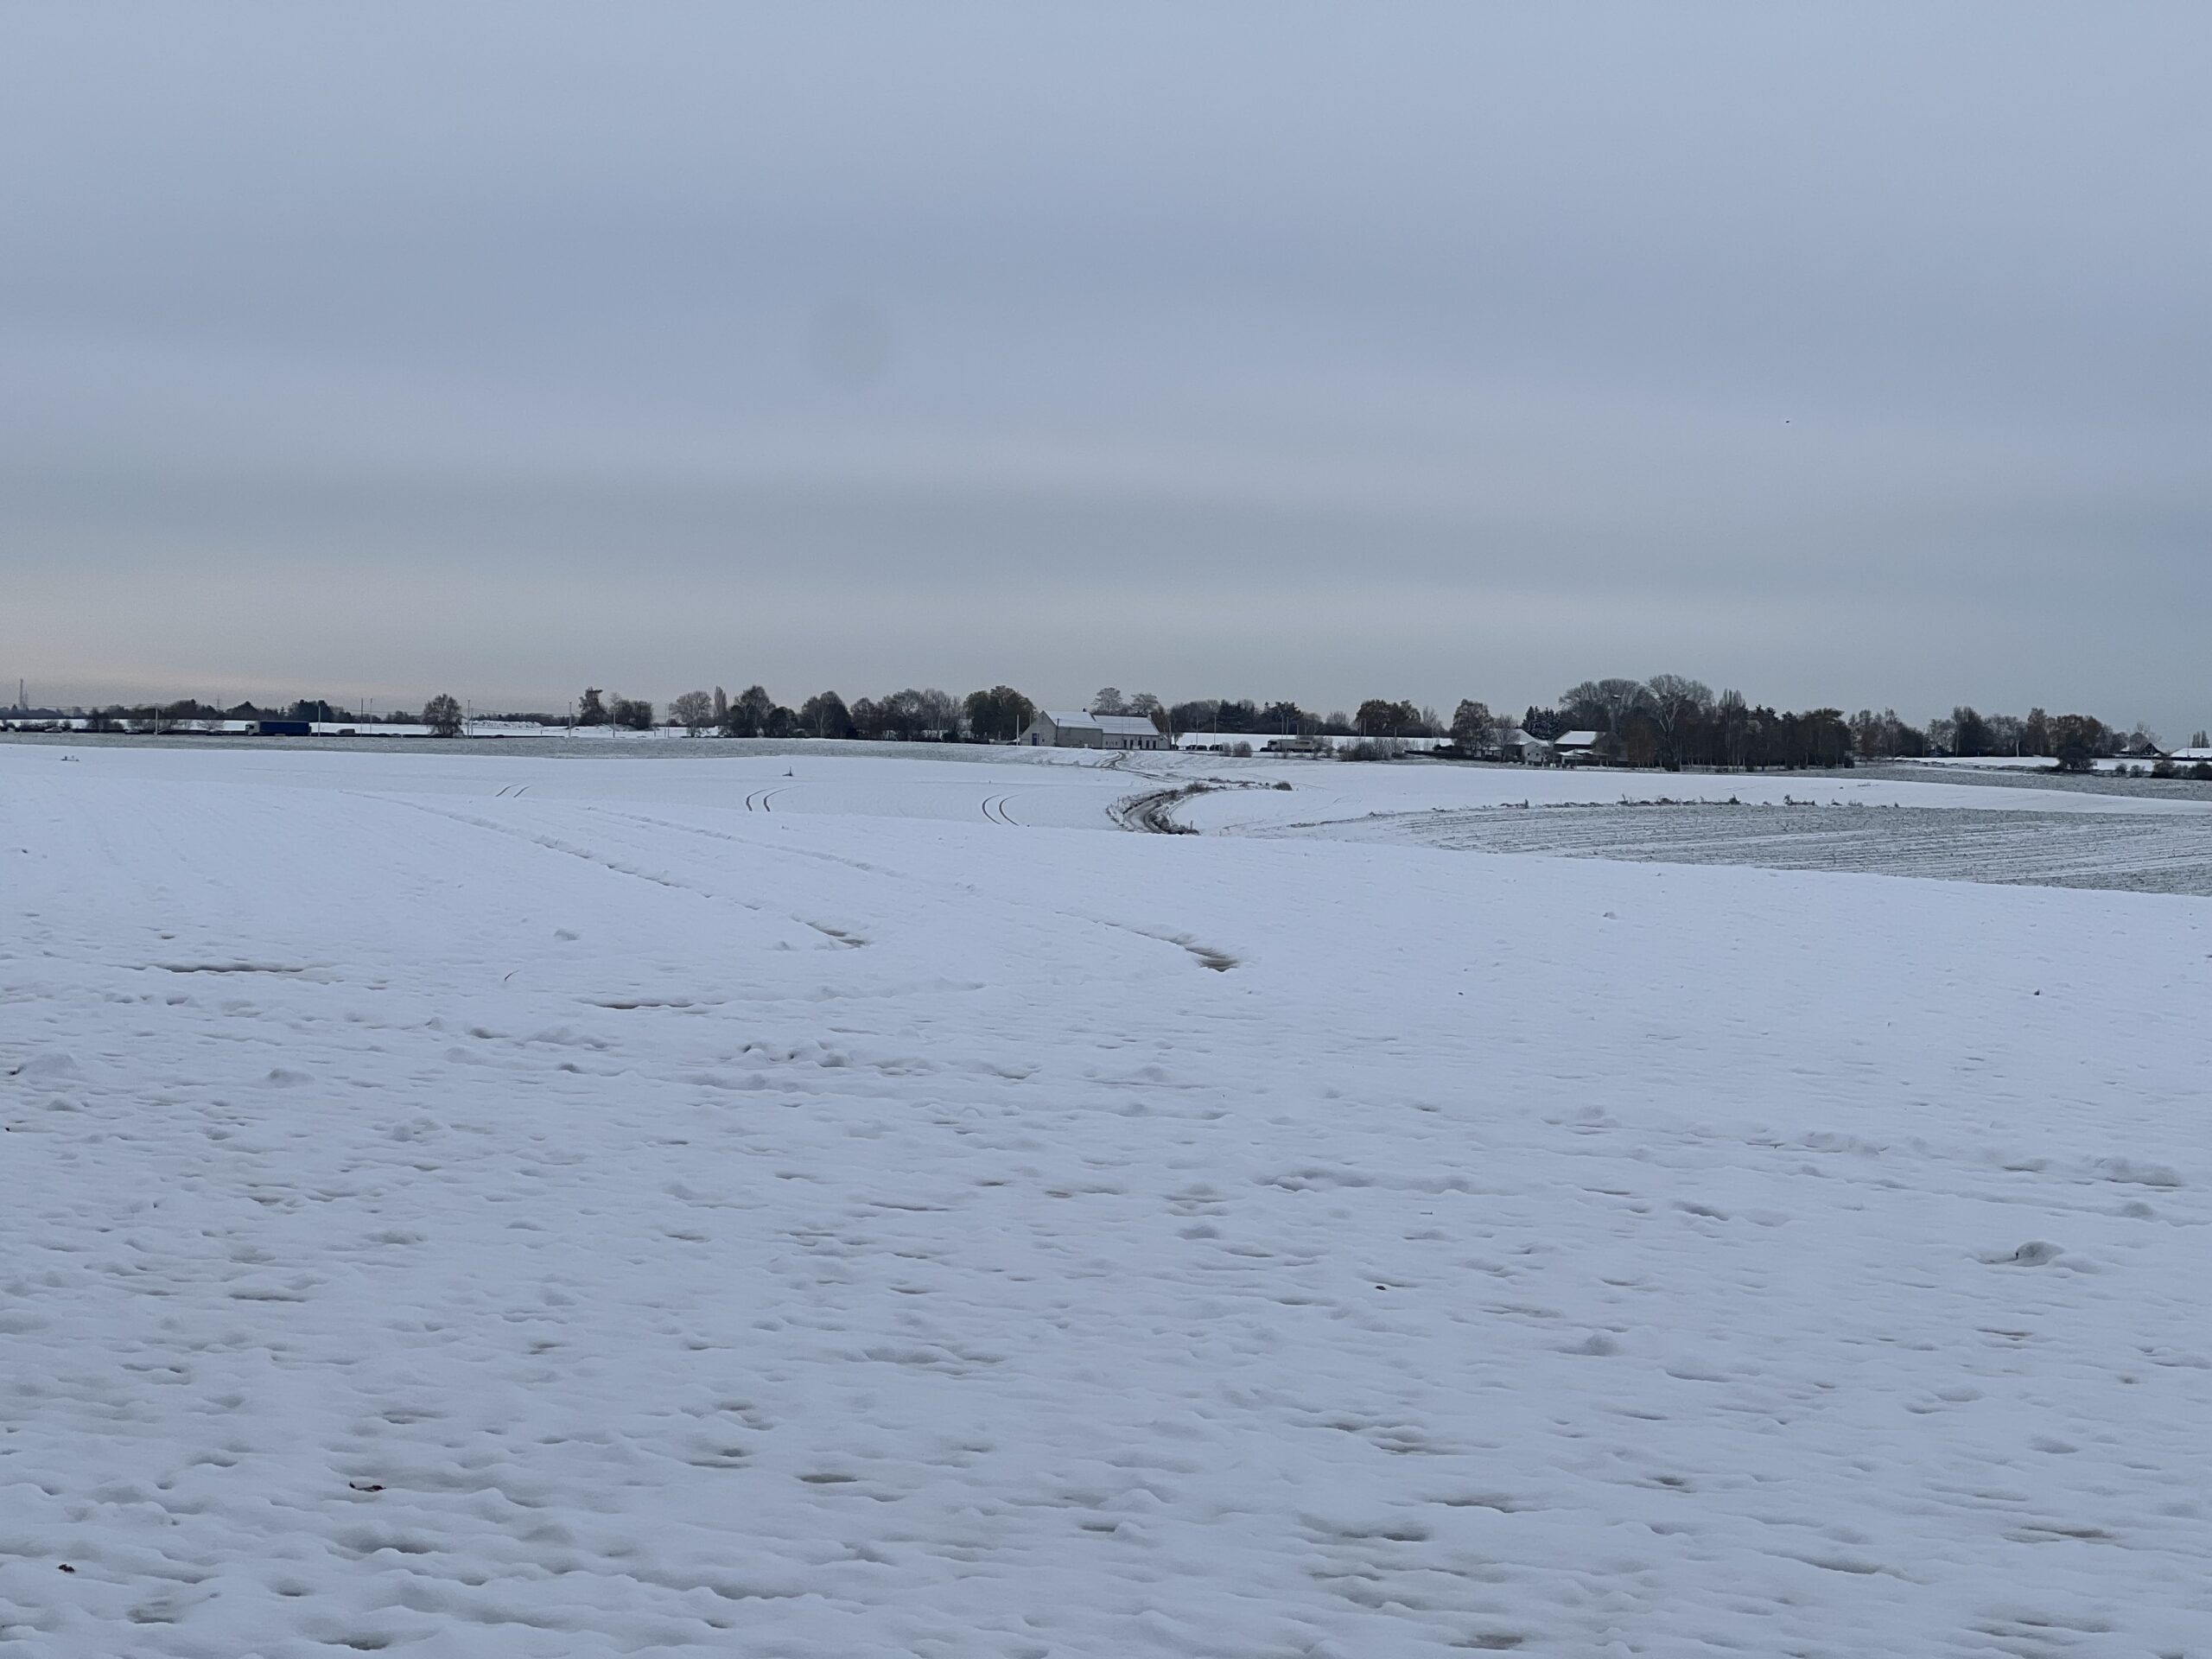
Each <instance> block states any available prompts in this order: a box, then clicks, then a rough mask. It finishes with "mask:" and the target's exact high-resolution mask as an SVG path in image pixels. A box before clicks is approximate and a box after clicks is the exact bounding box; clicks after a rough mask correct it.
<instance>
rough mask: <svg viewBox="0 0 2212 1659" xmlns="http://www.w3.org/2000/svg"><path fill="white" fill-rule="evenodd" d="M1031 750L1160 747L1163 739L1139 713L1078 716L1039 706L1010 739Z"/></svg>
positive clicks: (1154, 727)
mask: <svg viewBox="0 0 2212 1659" xmlns="http://www.w3.org/2000/svg"><path fill="white" fill-rule="evenodd" d="M1014 741H1015V742H1017V743H1020V744H1021V745H1023V746H1024V747H1027V748H1033V749H1164V748H1166V747H1168V743H1167V740H1166V738H1164V737H1162V736H1161V735H1160V728H1158V727H1157V726H1154V724H1153V723H1152V722H1151V721H1149V720H1147V719H1146V718H1145V717H1144V716H1143V715H1082V714H1063V713H1055V712H1052V711H1051V710H1047V709H1039V710H1038V712H1037V717H1036V718H1035V719H1034V720H1033V721H1030V722H1029V723H1028V724H1027V726H1025V727H1023V728H1021V735H1020V736H1019V737H1017V738H1016V739H1014Z"/></svg>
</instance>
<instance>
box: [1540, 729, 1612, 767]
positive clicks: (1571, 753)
mask: <svg viewBox="0 0 2212 1659" xmlns="http://www.w3.org/2000/svg"><path fill="white" fill-rule="evenodd" d="M1604 741H1605V736H1604V734H1602V733H1599V732H1561V733H1560V734H1559V735H1558V736H1557V737H1555V738H1554V739H1553V740H1552V748H1553V751H1554V753H1557V754H1558V756H1559V763H1560V765H1561V766H1582V765H1585V764H1586V763H1587V762H1589V761H1592V760H1599V759H1601V758H1602V757H1601V756H1600V755H1599V752H1598V746H1599V744H1600V743H1602V742H1604Z"/></svg>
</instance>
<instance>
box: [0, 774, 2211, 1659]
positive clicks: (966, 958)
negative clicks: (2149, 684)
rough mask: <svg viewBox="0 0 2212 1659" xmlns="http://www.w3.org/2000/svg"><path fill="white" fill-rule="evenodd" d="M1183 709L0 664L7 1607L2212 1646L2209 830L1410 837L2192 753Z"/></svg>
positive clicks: (491, 1637)
mask: <svg viewBox="0 0 2212 1659" xmlns="http://www.w3.org/2000/svg"><path fill="white" fill-rule="evenodd" d="M65 755H67V756H69V757H72V758H67V759H65V758H64V757H65ZM1146 760H1147V762H1153V761H1154V760H1157V761H1158V763H1159V764H1157V765H1154V766H1151V767H1150V768H1149V769H1148V770H1146V771H1142V772H1139V771H1135V770H1131V769H1122V768H1116V769H1112V770H1109V769H1105V768H1102V767H1099V766H1096V765H1086V764H1080V763H1070V762H1068V761H1067V760H1065V759H1063V758H1059V757H1039V756H1030V757H1020V756H1013V755H1008V754H1007V753H1005V752H997V753H990V752H982V751H977V752H972V753H969V754H967V755H963V756H961V757H958V758H950V757H932V758H930V759H915V758H910V757H903V756H888V755H881V754H878V755H869V754H867V753H841V754H829V755H823V754H810V753H800V752H794V753H766V752H763V753H753V754H748V755H744V756H741V757H731V756H728V755H723V756H720V757H716V758H704V759H700V760H691V759H689V758H682V757H678V758H671V759H658V758H657V759H652V760H643V759H640V760H623V759H617V758H613V757H609V758H605V759H582V760H574V759H569V760H563V759H554V758H543V757H529V756H515V755H504V754H498V753H487V752H486V750H485V749H484V748H480V747H456V749H455V750H454V751H452V752H449V753H448V752H442V751H433V750H410V751H407V752H404V753H390V754H383V753H378V754H361V753H318V752H315V751H304V750H289V751H285V750H276V749H258V748H256V749H216V748H179V747H168V748H162V747H124V746H94V745H85V746H82V747H78V748H69V749H65V748H63V747H59V746H54V745H36V744H22V745H16V744H0V872H4V873H5V874H4V878H0V1127H4V1129H5V1131H6V1132H5V1134H4V1135H0V1344H3V1345H0V1357H4V1368H5V1369H4V1376H0V1652H5V1653H10V1654H13V1653H16V1652H21V1653H23V1654H25V1655H29V1656H48V1655H52V1656H111V1655H134V1656H135V1655H149V1656H187V1655H192V1656H209V1659H235V1656H244V1655H249V1654H251V1655H283V1656H293V1655H299V1656H306V1655H321V1654H340V1653H346V1652H352V1651H392V1652H406V1653H410V1654H420V1655H423V1656H468V1659H478V1656H483V1659H507V1656H571V1655H584V1654H594V1655H595V1654H603V1653H650V1654H662V1655H677V1654H685V1655H690V1654H697V1655H702V1656H703V1655H709V1654H711V1655H716V1656H721V1655H731V1654H743V1655H747V1656H752V1655H763V1656H766V1655H778V1656H838V1659H845V1656H853V1655H875V1654H892V1653H912V1654H920V1655H929V1656H943V1659H953V1656H960V1659H965V1656H971V1655H974V1656H981V1655H1008V1656H1010V1655H1026V1656H1033V1659H1043V1656H1047V1655H1052V1656H1072V1655H1098V1656H1109V1655H1110V1656H1124V1655H1144V1654H1160V1655H1178V1656H1181V1655H1192V1656H1198V1655H1205V1656H1215V1655H1219V1656H1232V1655H1233V1656H1277V1655H1281V1656H1289V1655H1335V1656H1343V1659H1374V1656H1396V1655H1440V1656H1441V1655H1446V1654H1452V1653H1464V1652H1467V1651H1484V1650H1514V1651H1518V1652H1522V1653H1530V1654H1555V1655H1561V1656H1569V1655H1572V1656H1582V1655H1593V1654H1608V1653H1618V1654H1628V1653H1635V1654H1665V1655H1686V1654H1723V1653H1726V1654H1734V1655H1756V1656H1766V1655H1782V1654H1808V1655H1813V1654H1818V1655H1853V1656H1859V1655H1872V1654H1881V1655H1942V1656H1966V1655H2014V1656H2046V1655H2048V1656H2056V1655H2091V1654H2094V1655H2104V1654H2145V1655H2152V1654H2181V1653H2189V1654H2202V1653H2203V1652H2204V1651H2205V1640H2206V1632H2207V1631H2208V1630H2212V1573H2208V1571H2207V1567H2206V1563H2207V1561H2208V1560H2212V1499H2208V1497H2206V1493H2207V1491H2208V1490H2209V1489H2212V1329H2209V1328H2208V1321H2207V1319H2206V1317H2205V1313H2204V1308H2203V1296H2202V1284H2203V1278H2204V1272H2205V1266H2206V1263H2207V1262H2208V1261H2212V1230H2209V1229H2208V1224H2212V1201H2208V1198H2207V1192H2208V1183H2212V1157H2208V1154H2207V1150H2206V1147H2207V1142H2206V1104H2207V1090H2206V1086H2205V1081H2204V1079H2205V1076H2206V1063H2207V1058H2208V1054H2209V1053H2212V1016H2208V1013H2207V1011H2208V1010H2209V1009H2212V902H2208V901H2206V900H2204V899H2194V898H2184V897H2172V896H2147V895H2142V894H2130V893H2092V892H2076V891H2065V890H2059V889H2054V888H2048V887H2018V886H1989V885H1977V884H1974V883H1968V882H1956V881H1936V880H1891V879H1882V878H1877V877H1871V876H1865V875H1851V874H1821V873H1815V872H1808V871H1802V870H1791V871H1777V870H1768V869H1759V868H1685V867H1681V866H1678V865H1673V864H1657V863H1628V862H1617V861H1596V860H1579V861H1578V860H1567V859H1559V858H1537V857H1524V856H1486V855H1480V854H1478V853H1470V852H1465V851H1452V850H1439V849H1435V848H1431V847H1425V846H1416V845H1407V844H1402V841H1393V840H1391V839H1389V838H1387V837H1384V838H1378V839H1375V840H1370V841H1362V840H1360V839H1358V838H1357V837H1358V836H1363V835H1366V834H1368V833H1369V831H1370V829H1372V825H1373V823H1381V822H1384V821H1385V820H1381V819H1378V820H1373V821H1370V820H1369V819H1368V817H1367V815H1368V814H1369V813H1370V812H1374V813H1383V814H1386V815H1395V817H1399V818H1402V817H1403V816H1404V815H1406V814H1409V813H1414V812H1421V811H1431V810H1435V809H1439V808H1440V809H1442V810H1440V811H1438V812H1437V816H1438V817H1452V816H1455V815H1456V816H1459V817H1463V818H1464V817H1471V815H1473V814H1474V813H1477V812H1478V811H1482V810H1491V811H1492V813H1493V816H1495V817H1498V818H1500V819H1503V818H1506V817H1512V818H1516V819H1519V820H1522V821H1527V820H1529V819H1532V818H1534V817H1538V816H1541V815H1540V814H1539V813H1538V811H1537V809H1536V807H1535V806H1533V805H1532V806H1531V808H1529V810H1527V811H1526V812H1522V811H1519V810H1516V809H1514V808H1510V807H1507V806H1504V805H1503V800H1504V798H1506V791H1510V798H1512V799H1515V800H1518V799H1520V798H1522V797H1523V795H1524V794H1530V793H1533V794H1534V795H1535V797H1536V798H1538V799H1539V801H1541V800H1545V799H1548V800H1553V801H1566V802H1572V801H1573V800H1574V799H1575V798H1576V797H1575V796H1574V795H1573V792H1572V791H1574V790H1576V789H1580V790H1581V791H1584V792H1583V793H1582V795H1581V796H1580V799H1581V800H1582V801H1583V802H1585V803H1595V804H1605V803H1606V802H1608V801H1611V800H1615V799H1617V798H1618V796H1619V794H1621V793H1622V792H1624V789H1626V790H1627V791H1630V792H1633V793H1636V794H1637V795H1639V796H1649V795H1650V794H1652V793H1655V792H1659V791H1664V790H1669V788H1671V792H1673V793H1675V794H1676V795H1677V796H1680V795H1682V794H1686V793H1691V792H1694V791H1705V790H1707V789H1708V788H1709V789H1710V791H1711V792H1713V793H1715V794H1718V795H1721V796H1723V797H1725V796H1726V794H1730V793H1732V794H1735V795H1737V796H1738V798H1741V799H1744V800H1747V801H1748V800H1752V799H1758V800H1771V801H1773V802H1775V803H1777V804H1776V805H1774V806H1772V807H1771V808H1770V809H1769V810H1773V811H1776V812H1777V813H1781V814H1783V815H1785V816H1786V815H1788V814H1790V813H1792V812H1795V811H1796V810H1797V809H1795V808H1791V807H1788V806H1783V805H1780V804H1778V803H1779V802H1780V801H1781V800H1782V798H1783V797H1784V796H1788V797H1789V798H1792V799H1797V800H1805V799H1819V800H1827V799H1858V800H1862V801H1865V802H1866V803H1867V804H1869V805H1870V806H1871V805H1882V804H1895V805H1898V806H1900V807H1911V806H1923V807H1936V808H1939V809H1942V816H1943V817H1944V818H1945V819H1949V818H1951V817H1962V816H1964V815H1965V814H1967V813H1969V812H1972V811H1980V812H1982V813H1984V814H1986V815H1988V817H1990V818H1991V820H1992V821H1993V822H1994V821H2000V820H2003V819H2005V817H2007V814H2008V811H2009V810H2011V809H2015V808H2022V807H2032V808H2033V809H2035V810H2039V811H2043V812H2045V813H2046V814H2053V815H2055V814H2060V813H2064V814H2070V815H2072V816H2071V817H2069V819H2068V820H2067V823H2074V822H2088V821H2089V820H2090V819H2091V818H2092V817H2094V814H2096V813H2098V812H2105V813H2119V814H2125V815H2127V816H2128V819H2129V822H2130V823H2136V822H2139V821H2142V820H2147V819H2152V818H2156V817H2158V816H2159V815H2160V814H2162V813H2163V814H2165V815H2167V816H2169V817H2171V818H2173V820H2174V821H2175V823H2176V827H2177V831H2178V832H2181V833H2194V832H2195V830H2196V828H2197V827H2198V826H2197V824H2196V823H2195V821H2194V819H2193V817H2192V816H2191V815H2193V814H2201V811H2202V809H2201V808H2200V807H2197V806H2196V805H2194V804H2191V803H2189V802H2185V801H2176V802H2145V801H2140V800H2117V801H2113V800H2107V799H2106V798H2099V797H2094V796H2055V795H2051V794H2049V793H2037V794H2034V795H2033V796H2032V798H2031V799H2028V800H2025V801H2022V800H2015V799H2014V798H2013V797H2014V795H2015V794H2016V793H2017V794H2019V795H2022V796H2027V795H2029V793H2030V792H2029V791H2007V790H2004V789H1999V788H1991V787H1987V786H1980V787H1966V786H1953V785H1944V784H1942V783H1928V784H1920V783H1915V782H1911V781H1904V782H1899V781H1894V780H1861V779H1851V778H1850V777H1849V776H1848V775H1846V776H1845V777H1843V778H1840V779H1802V778H1799V779H1788V780H1771V781H1770V780H1764V779H1749V780H1745V779H1726V780H1715V779H1704V780H1682V779H1669V780H1666V781H1665V783H1663V784H1655V783H1654V781H1653V780H1649V779H1637V780H1634V781H1633V782H1632V783H1629V784H1626V785H1624V780H1623V779H1620V778H1619V777H1618V776H1613V777H1607V778H1600V779H1587V778H1576V777H1571V776H1570V777H1567V778H1565V779H1555V777H1554V775H1552V774H1536V775H1533V776H1532V775H1530V774H1526V773H1517V772H1507V771H1504V770H1503V769H1478V768H1435V767H1412V766H1405V767H1395V766H1344V765H1334V764H1326V763H1311V762H1308V763H1296V762H1277V763H1262V762H1252V763H1230V764H1226V765H1224V764H1223V763H1221V762H1220V761H1218V760H1217V759H1216V758H1215V757H1205V760H1204V761H1203V762H1198V761H1193V760H1189V759H1185V758H1179V757H1172V756H1170V757H1156V758H1155V757H1146ZM786 772H789V773H790V775H789V776H788V777H786V776H785V775H784V774H785V773H786ZM1201 777H1216V778H1219V779H1224V780H1226V781H1230V782H1233V783H1239V784H1257V785H1273V784H1274V783H1275V782H1280V781H1287V782H1290V783H1292V784H1293V785H1294V786H1293V788H1292V789H1290V790H1287V791H1281V790H1275V789H1273V788H1272V787H1259V788H1233V789H1224V790H1221V791H1217V792H1214V793H1209V794H1204V795H1198V796H1195V797H1192V798H1187V799H1186V800H1184V801H1181V802H1179V804H1177V806H1176V809H1175V810H1176V812H1177V813H1178V815H1179V817H1184V818H1185V820H1186V821H1189V822H1192V823H1198V824H1199V825H1200V826H1201V827H1202V828H1207V829H1230V828H1238V829H1244V830H1245V831H1247V833H1243V834H1205V835H1200V836H1137V835H1126V834H1119V833H1115V832H1114V829H1113V825H1114V823H1115V822H1116V820H1115V817H1114V816H1113V815H1112V811H1111V809H1114V808H1115V807H1116V804H1117V803H1118V802H1120V801H1122V800H1123V799H1125V798H1127V797H1128V796H1129V795H1130V794H1131V793H1132V792H1134V791H1143V790H1146V789H1153V788H1164V787H1166V786H1169V785H1174V784H1177V783H1179V782H1182V781H1187V780H1190V779H1198V778H1201ZM1861 784H1863V785H1864V786H1865V787H1864V789H1863V790H1861V791H1860V792H1859V793H1858V794H1856V795H1850V794H1846V793H1844V791H1852V790H1854V789H1859V785H1861ZM1555 791H1567V792H1565V793H1559V792H1555ZM1927 791H1934V793H1932V794H1930V793H1928V792H1927ZM2062 803H2063V804H2062ZM1569 810H1572V809H1569ZM1649 810H1657V811H1664V810H1675V809H1649ZM1710 810H1713V811H1720V810H1739V811H1747V810H1751V809H1748V808H1738V809H1719V808H1715V809H1710ZM1823 810H1828V811H1832V812H1836V813H1838V814H1839V816H1841V815H1842V809H1840V808H1835V807H1827V808H1824V809H1823ZM1240 815H1241V816H1240ZM1849 816H1852V817H1856V816H1859V815H1857V814H1851V815H1849ZM1868 816H1882V817H1899V818H1904V817H1910V813H1909V812H1906V811H1897V812H1894V813H1882V814H1872V813H1870V814H1869V815H1868ZM2053 822H2054V823H2056V819H2055V818H2054V820H2053ZM1294 824H1306V825H1315V824H1335V825H1337V826H1338V829H1337V830H1336V831H1335V832H1333V833H1331V834H1326V835H1322V834H1303V833H1301V834H1300V835H1296V836H1285V835H1284V834H1282V833H1281V832H1282V831H1283V830H1284V829H1286V828H1287V827H1288V826H1291V825H1294ZM1363 826H1365V827H1364V828H1363ZM2058 827H2060V828H2063V827H2064V826H2063V825H2060V826H2058ZM1631 838H1632V837H1631Z"/></svg>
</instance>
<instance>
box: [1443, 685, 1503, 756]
mask: <svg viewBox="0 0 2212 1659" xmlns="http://www.w3.org/2000/svg"><path fill="white" fill-rule="evenodd" d="M1452 741H1453V742H1454V743H1456V744H1458V745H1459V747H1461V748H1462V749H1464V750H1465V751H1466V752H1467V753H1470V754H1478V755H1479V754H1494V753H1497V747H1496V746H1497V718H1496V716H1494V715H1491V711H1490V705H1489V704H1488V703H1486V702H1475V701H1473V700H1472V699H1471V698H1462V699H1461V700H1460V702H1459V707H1458V708H1457V709H1453V710H1452Z"/></svg>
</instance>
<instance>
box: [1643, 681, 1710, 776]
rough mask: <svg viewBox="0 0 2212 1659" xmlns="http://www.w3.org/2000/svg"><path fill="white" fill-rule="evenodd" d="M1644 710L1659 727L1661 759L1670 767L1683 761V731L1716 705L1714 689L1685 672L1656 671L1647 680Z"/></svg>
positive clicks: (1663, 763) (1679, 764) (1644, 689)
mask: <svg viewBox="0 0 2212 1659" xmlns="http://www.w3.org/2000/svg"><path fill="white" fill-rule="evenodd" d="M1641 706H1642V708H1643V711H1644V712H1645V713H1646V714H1648V715H1650V717H1651V723H1652V724H1653V725H1654V726H1656V728H1658V730H1659V759H1660V762H1661V764H1662V765H1663V766H1668V767H1669V768H1670V769H1673V768H1679V767H1680V766H1681V764H1682V733H1683V731H1684V730H1685V729H1686V728H1688V727H1689V726H1690V725H1691V724H1692V723H1694V721H1698V720H1700V719H1702V718H1703V717H1704V716H1705V715H1707V713H1708V712H1710V710H1711V709H1712V708H1713V688H1712V687H1711V686H1709V685H1707V683H1705V682H1704V681H1703V680H1693V679H1691V678H1689V677H1687V676H1686V675H1681V674H1654V675H1653V676H1652V677H1650V678H1649V680H1647V681H1646V682H1645V683H1644V686H1643V702H1642V704H1641Z"/></svg>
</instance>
